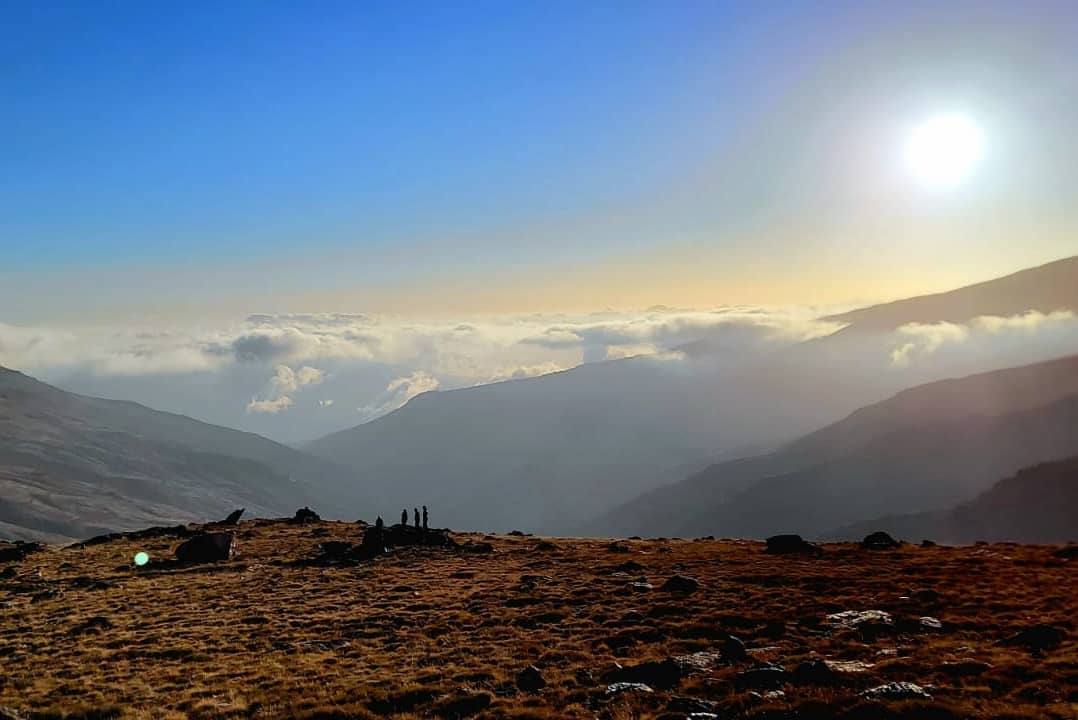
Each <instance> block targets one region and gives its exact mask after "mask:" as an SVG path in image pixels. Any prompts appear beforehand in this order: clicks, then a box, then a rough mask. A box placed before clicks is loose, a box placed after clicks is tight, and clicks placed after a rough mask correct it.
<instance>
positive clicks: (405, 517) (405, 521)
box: [401, 508, 408, 526]
mask: <svg viewBox="0 0 1078 720" xmlns="http://www.w3.org/2000/svg"><path fill="white" fill-rule="evenodd" d="M407 524H408V508H404V509H403V510H401V525H402V526H404V525H407Z"/></svg>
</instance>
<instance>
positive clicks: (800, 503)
mask: <svg viewBox="0 0 1078 720" xmlns="http://www.w3.org/2000/svg"><path fill="white" fill-rule="evenodd" d="M1076 449H1078V357H1069V358H1063V359H1060V360H1055V361H1051V362H1047V363H1038V364H1035V365H1030V366H1025V367H1021V368H1012V369H1008V370H1002V371H996V372H992V373H984V374H979V375H974V376H970V377H966V378H960V379H954V380H945V381H941V382H936V383H930V384H928V385H924V386H920V387H917V388H912V389H910V390H906V391H904V392H901V393H899V394H898V395H896V396H894V397H892V398H890V399H888V400H885V401H883V402H881V403H877V404H875V405H872V406H869V407H866V408H863V409H861V410H858V411H857V412H855V413H853V414H851V415H850V416H849V417H847V418H846V419H844V420H842V421H840V422H838V423H835V424H833V425H831V426H828V427H826V428H824V429H822V430H819V431H817V432H815V433H812V434H810V435H807V436H806V437H804V438H802V439H800V440H798V441H796V442H794V443H791V444H790V445H788V446H786V447H784V448H782V449H781V450H779V451H777V452H775V453H772V454H769V455H763V456H758V457H753V458H747V459H743V460H737V461H732V462H727V463H722V464H718V465H714V466H712V467H710V468H708V469H707V470H704V471H703V472H701V473H698V474H696V475H694V476H692V477H690V478H688V479H687V480H685V481H682V482H680V483H677V484H675V485H671V486H668V487H664V488H660V489H658V490H655V491H653V492H651V493H648V494H647V495H644V496H642V497H640V498H638V499H637V500H635V501H633V502H630V503H627V504H626V505H624V506H622V507H620V508H618V509H617V510H615V511H614V512H612V513H610V514H609V515H607V516H605V517H603V518H602V519H600V520H599V521H597V522H596V523H594V524H593V525H591V526H589V528H588V529H589V530H590V531H592V532H595V533H600V534H632V533H642V534H646V533H658V532H662V530H661V529H660V528H664V527H665V528H668V529H669V528H671V527H673V528H677V530H678V531H679V532H683V533H685V534H689V535H692V534H707V533H716V534H722V535H726V536H736V535H750V536H761V535H768V534H771V533H775V532H801V533H803V534H815V533H820V532H824V531H827V530H831V529H833V528H835V527H837V526H839V525H844V524H847V523H851V522H856V521H859V520H862V519H865V518H869V517H874V516H878V515H882V514H885V513H889V512H895V511H899V512H902V511H916V510H928V509H933V508H944V507H947V506H949V505H953V504H954V503H956V502H960V501H962V500H965V499H967V498H969V497H971V496H972V495H974V494H976V493H977V492H980V491H982V490H984V489H986V488H987V487H988V486H989V484H990V483H992V482H994V481H995V479H997V478H999V477H1001V476H1005V475H1007V474H1010V473H1013V472H1015V471H1017V470H1018V469H1020V468H1022V467H1025V466H1028V465H1031V464H1033V463H1036V462H1040V461H1044V460H1051V459H1059V458H1063V457H1067V456H1069V455H1071V454H1073V453H1074V451H1075V450H1076Z"/></svg>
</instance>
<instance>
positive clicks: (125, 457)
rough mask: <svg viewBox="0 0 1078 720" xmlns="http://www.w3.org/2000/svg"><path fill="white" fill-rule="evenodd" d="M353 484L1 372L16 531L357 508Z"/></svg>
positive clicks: (0, 462) (186, 421) (267, 451)
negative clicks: (241, 512) (238, 510)
mask: <svg viewBox="0 0 1078 720" xmlns="http://www.w3.org/2000/svg"><path fill="white" fill-rule="evenodd" d="M350 480H351V478H350V477H349V473H348V472H347V471H345V470H344V469H342V468H339V467H335V466H333V465H332V464H330V463H327V462H325V461H322V460H319V459H317V458H313V457H309V456H305V455H303V454H302V453H300V452H297V451H295V450H292V449H291V448H288V447H285V446H283V445H279V444H277V443H275V442H272V441H270V440H267V439H265V438H262V437H259V436H257V435H252V434H250V433H244V432H240V431H237V430H230V429H227V428H222V427H217V426H214V425H208V424H206V423H202V422H198V421H196V420H192V419H190V418H186V417H183V416H180V415H173V414H170V413H163V412H158V411H155V410H151V409H149V408H147V407H144V406H142V405H138V404H136V403H130V402H118V401H112V400H101V399H97V398H89V397H84V396H81V395H76V394H73V393H68V392H64V391H62V390H59V389H57V388H54V387H52V386H50V385H46V384H45V383H41V382H38V381H37V380H34V379H32V378H30V377H27V376H26V375H23V374H21V373H18V372H15V371H12V370H6V369H0V488H2V490H3V491H2V492H0V523H4V524H5V525H6V526H7V527H10V528H11V529H10V531H9V532H8V533H6V534H10V535H18V536H23V537H26V536H30V535H34V534H37V533H40V534H42V535H46V536H49V535H51V536H57V535H60V536H67V537H78V536H85V535H92V534H96V533H98V532H104V531H108V530H123V529H131V528H135V527H145V526H146V525H153V524H159V523H170V522H176V521H181V520H191V519H195V518H198V517H207V516H208V517H213V516H215V515H217V514H219V513H224V512H228V511H230V510H232V509H234V508H235V507H242V506H246V507H248V508H250V509H251V510H252V511H253V512H259V513H262V514H279V513H283V512H291V510H294V509H295V507H296V506H297V505H304V504H309V503H317V502H318V501H319V500H321V501H322V503H321V504H324V505H329V504H330V501H331V500H332V501H333V506H334V507H340V506H341V504H342V503H346V504H351V505H352V506H353V512H358V511H359V509H358V508H356V507H355V506H356V504H357V503H358V500H359V498H358V492H357V490H355V489H354V488H353V487H349V485H350V484H351V483H350ZM343 509H344V508H342V510H343ZM20 528H21V530H20Z"/></svg>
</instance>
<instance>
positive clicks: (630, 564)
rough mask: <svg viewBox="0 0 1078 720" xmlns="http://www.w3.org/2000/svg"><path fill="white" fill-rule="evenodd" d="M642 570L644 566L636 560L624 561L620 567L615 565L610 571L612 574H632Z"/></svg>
mask: <svg viewBox="0 0 1078 720" xmlns="http://www.w3.org/2000/svg"><path fill="white" fill-rule="evenodd" d="M643 570H644V566H643V565H641V564H640V563H638V562H637V561H636V560H626V561H625V562H623V563H622V564H621V565H615V566H614V567H613V569H612V571H613V572H624V573H634V572H641V571H643Z"/></svg>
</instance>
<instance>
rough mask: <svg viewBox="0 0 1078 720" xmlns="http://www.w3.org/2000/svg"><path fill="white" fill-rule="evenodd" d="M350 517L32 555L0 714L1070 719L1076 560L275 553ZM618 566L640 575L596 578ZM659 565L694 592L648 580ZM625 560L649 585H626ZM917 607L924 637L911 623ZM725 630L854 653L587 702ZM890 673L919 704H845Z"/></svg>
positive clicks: (691, 550)
mask: <svg viewBox="0 0 1078 720" xmlns="http://www.w3.org/2000/svg"><path fill="white" fill-rule="evenodd" d="M362 532H363V530H362V528H361V527H360V526H358V525H350V524H344V523H320V524H315V525H306V526H299V525H291V524H287V523H282V522H272V521H253V522H245V523H242V524H241V525H240V527H239V528H238V554H237V556H236V558H235V559H234V560H232V561H229V562H225V563H219V564H215V565H201V566H194V567H186V568H176V569H168V570H141V571H138V570H135V569H134V568H133V567H132V566H131V558H132V557H133V555H134V553H135V552H136V551H138V550H146V551H148V552H149V553H150V554H151V555H152V556H153V557H155V558H156V557H169V556H171V554H172V550H173V549H174V547H175V546H176V544H177V543H178V542H179V541H178V540H176V539H174V538H158V539H154V540H149V541H146V542H145V543H144V544H137V543H135V542H133V541H130V540H117V541H113V542H110V543H105V544H102V545H96V546H92V547H86V548H50V549H48V550H46V551H45V552H41V553H37V554H34V555H31V556H29V557H28V558H26V559H25V560H23V561H22V562H21V563H18V564H16V565H15V577H11V578H8V579H3V580H0V669H2V673H0V707H5V708H9V709H12V710H15V711H18V712H20V713H25V714H27V715H30V716H32V717H43V718H44V717H56V718H63V717H86V718H92V717H132V718H150V717H153V718H158V717H160V718H183V717H199V718H219V717H222V718H223V717H234V718H239V717H256V718H277V717H282V718H283V717H299V718H303V717H310V718H315V717H319V718H367V717H383V716H386V715H391V716H394V717H398V718H425V717H458V716H469V713H474V715H470V716H474V717H479V718H503V717H504V718H517V719H518V720H523V719H524V718H597V717H598V718H609V719H611V720H623V719H624V720H627V719H629V718H658V717H666V718H684V717H687V716H688V715H687V711H686V710H685V708H687V707H688V706H686V705H685V704H684V698H697V699H700V700H704V701H707V702H710V703H713V704H714V705H713V709H712V710H711V712H714V713H715V714H716V715H717V716H718V717H749V718H785V717H798V718H851V719H853V718H866V719H867V718H890V717H895V718H899V717H903V718H941V719H943V718H965V717H971V718H989V717H991V718H1003V717H1009V718H1031V719H1032V718H1075V717H1078V690H1076V687H1078V642H1076V640H1075V628H1074V622H1075V618H1076V617H1078V583H1076V573H1075V568H1076V566H1075V564H1074V563H1075V562H1076V561H1074V560H1070V561H1067V560H1062V559H1058V558H1055V557H1053V556H1052V550H1053V548H1048V547H1030V546H1015V545H990V546H978V547H967V548H944V547H940V548H920V547H904V548H902V549H900V550H897V551H894V552H871V551H863V550H860V549H859V548H857V547H856V546H855V545H828V546H827V548H826V549H827V552H826V554H825V555H824V556H823V557H820V558H798V557H782V556H778V557H776V556H770V555H766V554H764V553H763V550H762V547H763V546H762V544H760V543H752V542H740V541H721V540H720V541H683V540H634V541H625V542H624V545H626V546H628V549H629V552H627V553H626V552H615V551H612V550H610V549H609V548H608V543H607V542H606V541H598V540H577V539H565V540H550V541H543V540H541V539H539V538H532V537H505V536H498V537H494V538H490V537H488V538H486V540H487V541H489V542H491V543H493V544H494V546H495V552H494V553H492V554H486V555H476V554H465V553H460V552H457V551H453V550H443V549H429V548H406V549H401V550H399V551H397V552H394V553H391V554H390V555H387V556H384V557H381V558H378V559H377V560H375V561H373V562H370V563H367V564H364V565H360V566H357V567H310V566H303V565H301V564H297V562H296V561H299V560H302V559H304V558H308V557H311V556H313V555H314V554H315V553H316V546H317V544H318V543H320V542H323V541H325V540H331V539H338V540H347V541H352V542H358V541H359V539H360V537H361V535H362ZM470 537H471V539H474V540H482V539H483V538H482V537H481V536H470ZM457 539H458V540H463V539H465V538H464V537H463V536H457ZM629 560H632V561H634V562H636V563H639V564H640V565H641V566H642V569H640V570H634V571H632V572H631V573H629V574H628V575H625V574H619V573H618V572H616V571H615V570H614V568H615V566H618V565H620V564H621V563H624V562H626V561H629ZM675 573H681V574H685V575H689V576H691V577H693V578H696V579H697V580H699V581H700V583H701V585H702V587H701V589H700V590H698V591H697V592H695V593H692V594H690V595H684V596H683V595H677V594H672V593H668V592H665V591H663V590H661V589H660V586H661V585H662V583H663V581H665V580H666V579H667V578H668V577H669V576H671V575H673V574H675ZM524 575H538V576H545V577H538V578H535V579H534V580H533V581H532V582H522V581H521V577H522V576H524ZM641 575H643V576H646V577H647V579H648V580H649V581H650V582H651V583H652V584H653V585H654V589H652V590H650V591H642V592H634V591H631V590H629V589H628V588H627V585H628V583H629V582H630V581H633V580H636V579H637V578H638V576H641ZM927 590H931V591H933V592H934V593H935V594H936V597H933V594H932V593H926V592H919V591H927ZM851 609H853V610H863V609H880V610H885V611H888V612H890V613H892V614H893V615H894V617H895V620H896V623H895V627H894V628H890V629H888V628H884V629H883V631H882V632H880V633H878V634H876V635H875V636H871V635H866V634H863V633H860V632H857V631H853V630H836V629H834V628H832V627H830V626H829V625H828V624H827V623H826V622H824V618H825V616H826V615H827V614H829V613H834V612H838V611H842V610H851ZM632 611H635V613H633V612H632ZM923 615H929V616H934V617H936V618H938V619H940V620H941V621H942V622H943V623H944V627H943V630H942V631H939V632H924V631H921V630H920V629H919V628H918V627H917V623H916V620H917V618H919V617H920V616H923ZM907 620H908V621H909V622H906V621H907ZM1034 623H1051V624H1053V625H1056V626H1058V627H1061V628H1064V629H1065V630H1066V631H1067V632H1068V636H1067V639H1066V640H1064V642H1063V644H1062V645H1061V646H1059V647H1058V648H1056V649H1054V650H1051V651H1049V652H1047V653H1046V654H1045V655H1044V656H1038V655H1034V654H1031V653H1030V652H1029V651H1028V650H1026V649H1023V648H1020V647H1011V646H1003V645H1000V644H998V641H1000V640H1001V639H1003V638H1005V637H1007V636H1009V635H1011V634H1012V633H1014V632H1016V631H1018V630H1020V629H1022V628H1023V627H1026V626H1028V625H1031V624H1034ZM726 632H729V633H732V634H734V635H736V636H738V637H740V638H741V639H742V640H744V641H745V643H746V644H747V645H748V648H749V650H750V653H751V655H752V656H754V660H758V661H772V662H775V663H778V664H781V665H783V666H784V667H786V668H787V669H788V670H792V669H793V668H795V667H796V666H797V665H798V664H799V663H800V662H802V661H804V660H808V659H812V658H826V659H832V660H858V661H862V662H864V663H868V664H870V665H871V667H870V668H868V670H867V671H865V672H861V673H848V674H842V675H841V676H840V677H841V679H840V681H839V682H838V684H834V685H817V684H811V683H795V682H788V683H786V684H784V685H783V687H782V692H783V694H782V695H775V696H771V697H767V696H765V694H764V693H762V692H761V693H755V692H753V691H750V690H745V689H739V683H737V682H736V680H735V678H736V677H737V675H738V673H739V672H742V671H743V670H744V669H745V668H746V667H748V665H747V664H741V665H736V666H731V665H725V664H719V665H717V666H715V667H714V668H712V669H710V670H706V671H704V672H701V673H699V674H696V675H693V676H690V677H687V678H685V679H684V680H683V681H682V682H681V683H680V684H679V686H677V687H675V688H671V689H656V690H655V692H653V693H650V694H647V693H628V694H625V695H622V696H620V697H617V698H614V699H608V698H607V697H606V694H605V693H606V683H605V682H604V681H603V680H602V676H603V674H604V672H605V671H606V670H608V669H609V668H610V667H612V666H613V663H614V662H616V661H617V662H620V663H622V664H626V665H628V664H634V663H637V662H641V661H645V660H652V659H656V660H657V659H663V658H668V657H671V656H677V655H684V654H687V653H693V652H697V651H703V650H713V649H716V648H717V647H718V646H719V645H720V644H721V642H722V639H723V638H724V633H726ZM977 663H985V664H987V665H988V666H990V667H987V668H985V666H984V665H978V664H977ZM529 664H534V665H536V666H537V667H538V668H539V669H540V670H541V671H542V673H543V676H544V678H545V680H546V682H547V686H546V688H544V689H543V690H541V691H539V692H538V693H534V694H532V693H524V692H520V691H518V690H517V688H516V685H515V678H516V675H517V673H518V672H519V671H520V670H521V669H522V668H524V667H525V666H527V665H529ZM978 671H979V672H978ZM900 680H901V681H911V682H915V683H918V684H920V685H922V686H924V687H926V688H928V691H929V692H930V693H931V695H932V699H931V700H922V701H901V702H893V701H886V702H876V701H868V700H865V699H862V698H860V697H859V696H858V694H859V693H860V692H861V691H863V690H865V689H866V688H869V687H873V686H876V685H880V684H882V683H885V682H890V681H900ZM679 699H680V700H679ZM679 701H680V703H681V704H679ZM671 708H675V709H671ZM676 708H682V709H680V710H678V709H676ZM0 717H3V713H2V712H0Z"/></svg>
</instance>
